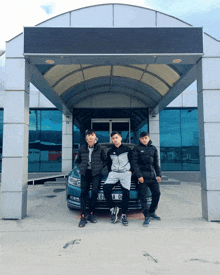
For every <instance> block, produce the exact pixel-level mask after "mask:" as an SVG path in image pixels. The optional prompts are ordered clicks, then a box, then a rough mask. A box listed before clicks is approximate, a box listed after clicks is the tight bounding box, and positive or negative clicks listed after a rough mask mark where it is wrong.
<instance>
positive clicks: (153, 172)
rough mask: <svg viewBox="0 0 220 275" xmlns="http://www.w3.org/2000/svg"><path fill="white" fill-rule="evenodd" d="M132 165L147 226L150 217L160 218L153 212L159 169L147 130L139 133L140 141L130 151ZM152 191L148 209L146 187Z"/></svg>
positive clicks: (156, 154)
mask: <svg viewBox="0 0 220 275" xmlns="http://www.w3.org/2000/svg"><path fill="white" fill-rule="evenodd" d="M132 166H133V170H134V174H135V175H136V176H137V178H138V181H139V196H140V201H141V206H142V210H143V213H144V216H145V220H144V222H143V225H144V226H148V224H149V223H150V218H151V217H152V218H154V219H156V220H160V217H158V216H157V215H156V214H155V210H156V209H157V206H158V202H159V199H160V188H159V182H160V181H161V171H160V167H159V161H158V152H157V148H156V147H155V146H154V145H152V141H151V139H150V137H149V134H148V133H147V132H142V133H140V142H139V145H138V146H135V147H134V149H133V151H132ZM148 187H149V188H150V190H151V193H152V203H151V206H150V209H148V205H147V188H148Z"/></svg>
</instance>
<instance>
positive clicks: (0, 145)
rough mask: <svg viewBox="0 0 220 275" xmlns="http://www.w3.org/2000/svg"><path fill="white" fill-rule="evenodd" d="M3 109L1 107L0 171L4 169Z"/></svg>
mask: <svg viewBox="0 0 220 275" xmlns="http://www.w3.org/2000/svg"><path fill="white" fill-rule="evenodd" d="M2 140H3V110H2V109H0V173H1V171H2Z"/></svg>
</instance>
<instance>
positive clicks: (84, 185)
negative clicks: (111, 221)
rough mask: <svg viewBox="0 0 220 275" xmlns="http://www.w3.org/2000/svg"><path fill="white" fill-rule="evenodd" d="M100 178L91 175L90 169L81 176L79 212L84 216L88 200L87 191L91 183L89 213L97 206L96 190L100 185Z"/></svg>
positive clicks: (99, 176) (99, 175)
mask: <svg viewBox="0 0 220 275" xmlns="http://www.w3.org/2000/svg"><path fill="white" fill-rule="evenodd" d="M101 177H102V174H98V175H96V176H93V175H92V171H91V170H90V169H87V170H86V173H85V176H83V175H81V196H80V203H81V211H82V214H84V215H85V214H86V204H87V201H88V200H89V190H90V184H91V183H92V196H91V199H90V200H89V213H91V212H94V211H95V207H96V204H97V196H98V190H99V188H100V184H101Z"/></svg>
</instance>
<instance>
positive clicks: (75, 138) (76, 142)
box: [73, 120, 81, 160]
mask: <svg viewBox="0 0 220 275" xmlns="http://www.w3.org/2000/svg"><path fill="white" fill-rule="evenodd" d="M74 123H75V125H73V160H74V159H75V157H76V155H77V154H78V151H79V148H80V139H81V134H80V128H79V125H78V124H77V122H76V120H75V122H74Z"/></svg>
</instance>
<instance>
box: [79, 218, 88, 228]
mask: <svg viewBox="0 0 220 275" xmlns="http://www.w3.org/2000/svg"><path fill="white" fill-rule="evenodd" d="M86 224H87V220H86V218H85V217H81V219H80V222H79V227H84V226H85V225H86Z"/></svg>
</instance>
